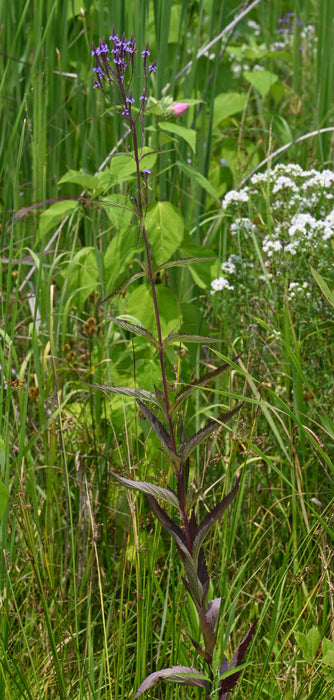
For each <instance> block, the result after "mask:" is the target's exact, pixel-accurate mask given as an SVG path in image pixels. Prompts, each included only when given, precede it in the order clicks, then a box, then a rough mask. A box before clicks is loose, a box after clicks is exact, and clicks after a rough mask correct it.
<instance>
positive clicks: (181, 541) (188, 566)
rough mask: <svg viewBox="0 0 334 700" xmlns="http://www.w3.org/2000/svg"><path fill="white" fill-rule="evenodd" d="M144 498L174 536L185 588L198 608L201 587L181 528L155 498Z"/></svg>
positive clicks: (200, 603) (201, 592)
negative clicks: (182, 568)
mask: <svg viewBox="0 0 334 700" xmlns="http://www.w3.org/2000/svg"><path fill="white" fill-rule="evenodd" d="M146 498H147V500H148V502H149V504H150V506H151V508H152V510H153V513H154V515H155V516H156V518H157V519H158V520H159V522H160V523H161V525H163V527H165V528H166V530H168V532H169V534H170V535H172V537H174V539H175V542H176V546H177V549H178V552H179V554H180V557H181V559H182V562H183V566H184V568H185V571H186V574H187V578H188V584H189V588H188V589H187V590H188V591H189V593H190V595H191V597H192V599H193V600H194V602H195V603H196V605H197V607H198V608H200V607H201V605H202V601H203V587H202V584H201V581H200V580H199V577H198V574H197V567H196V564H195V562H194V559H193V558H192V556H191V554H190V552H189V550H188V547H187V540H186V536H185V534H184V532H183V531H182V530H181V528H180V527H179V526H178V525H177V524H176V523H175V522H174V520H172V518H171V517H170V516H169V515H168V514H167V513H166V511H165V510H164V509H163V508H161V506H160V505H159V503H158V502H157V501H156V499H155V498H154V497H153V496H151V495H150V494H146Z"/></svg>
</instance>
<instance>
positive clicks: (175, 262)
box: [154, 255, 217, 275]
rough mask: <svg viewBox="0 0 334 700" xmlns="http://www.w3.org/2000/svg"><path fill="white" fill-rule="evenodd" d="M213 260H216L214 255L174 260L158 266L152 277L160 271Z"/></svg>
mask: <svg viewBox="0 0 334 700" xmlns="http://www.w3.org/2000/svg"><path fill="white" fill-rule="evenodd" d="M215 260H217V256H216V255H205V256H204V255H195V256H193V257H190V258H174V260H167V261H166V262H163V263H162V264H161V265H159V267H157V268H156V269H155V270H154V275H157V274H158V273H159V272H161V270H168V269H169V268H171V267H189V265H191V263H200V262H208V261H209V262H214V261H215Z"/></svg>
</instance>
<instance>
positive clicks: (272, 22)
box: [0, 0, 334, 700]
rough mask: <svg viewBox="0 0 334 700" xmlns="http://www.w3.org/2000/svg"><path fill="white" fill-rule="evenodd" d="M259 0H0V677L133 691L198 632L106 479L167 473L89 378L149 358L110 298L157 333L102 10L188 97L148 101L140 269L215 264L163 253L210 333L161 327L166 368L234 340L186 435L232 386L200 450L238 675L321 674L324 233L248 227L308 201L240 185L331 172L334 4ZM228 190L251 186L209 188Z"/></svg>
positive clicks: (139, 372)
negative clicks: (224, 509)
mask: <svg viewBox="0 0 334 700" xmlns="http://www.w3.org/2000/svg"><path fill="white" fill-rule="evenodd" d="M251 6H252V8H253V9H251V11H250V12H248V13H247V14H246V13H245V16H244V17H243V18H242V19H241V20H240V22H239V23H238V24H237V26H234V25H232V27H231V29H230V30H229V31H227V32H225V33H223V30H224V28H225V27H227V26H228V25H229V24H230V23H233V20H234V18H235V17H236V15H237V13H238V12H240V11H241V10H242V9H245V6H241V5H240V3H239V2H235V1H234V0H231V1H230V2H227V1H226V2H225V0H224V1H223V2H222V1H221V0H219V1H217V2H216V1H215V0H199V2H189V1H188V0H179V1H177V0H174V1H173V0H161V1H160V2H159V1H157V2H154V1H153V0H151V1H150V0H145V1H142V2H131V1H130V0H128V1H127V0H123V1H122V2H118V1H117V2H116V1H115V2H113V3H102V2H101V3H98V2H97V1H95V0H92V1H90V0H80V2H77V0H72V2H70V1H67V0H61V2H60V0H45V2H35V3H33V4H32V3H31V2H29V0H26V2H24V1H23V0H15V2H9V1H7V0H3V2H2V3H1V6H0V36H1V44H0V52H1V53H0V63H1V71H0V75H1V78H0V81H1V82H0V84H1V88H0V98H1V102H0V110H1V111H0V115H1V119H0V144H1V146H0V147H1V158H0V174H1V202H0V204H1V243H2V245H1V276H0V301H1V321H0V336H1V344H0V364H1V387H0V392H1V401H0V426H1V427H0V436H1V437H0V467H1V482H0V507H1V516H2V519H1V528H0V552H1V554H0V557H1V558H0V664H1V671H0V698H6V699H7V700H13V699H14V698H15V699H16V698H24V699H27V700H28V698H31V699H32V700H38V699H39V698H41V699H42V698H43V699H44V698H50V699H53V698H64V699H65V698H66V699H67V698H69V699H71V700H72V699H73V700H77V699H79V698H80V699H82V700H83V699H85V700H86V699H87V700H88V699H94V700H102V699H103V698H105V699H106V698H108V699H110V698H113V699H115V700H120V699H121V698H122V699H123V698H132V697H133V696H134V694H135V692H136V689H137V688H138V686H139V685H140V683H141V682H142V680H143V679H144V678H145V676H146V675H147V673H148V672H150V671H154V670H158V669H160V668H162V667H164V666H171V665H173V664H175V663H179V664H182V663H184V664H186V665H189V661H190V662H191V661H192V655H193V652H192V650H191V643H190V640H189V638H188V636H187V635H188V634H189V633H190V634H191V636H192V637H194V638H195V639H197V638H198V634H199V630H198V623H197V618H196V615H195V611H194V610H193V608H192V607H191V605H190V604H189V601H188V600H187V594H186V592H185V589H184V587H183V584H182V581H181V573H182V570H181V567H180V566H179V564H178V562H177V561H176V559H175V557H174V546H173V544H172V543H171V542H170V539H169V538H168V536H167V535H166V533H164V532H162V531H161V529H160V526H158V525H157V524H156V523H155V521H153V518H152V517H151V515H150V513H149V509H148V507H147V504H146V502H145V499H144V497H142V496H139V495H134V494H133V493H132V492H125V491H124V490H123V488H122V487H120V486H119V485H117V484H116V483H115V480H114V479H113V478H112V476H111V470H112V471H115V472H118V473H120V474H122V475H124V476H129V475H130V476H131V477H132V478H135V477H136V478H137V477H138V478H141V479H143V478H149V479H150V480H154V481H156V483H157V484H160V485H166V484H167V483H168V477H169V476H170V475H166V471H165V466H166V464H165V462H164V457H163V455H162V454H161V452H160V450H159V446H158V442H157V440H156V439H155V438H154V435H152V433H151V432H150V431H149V426H148V425H147V424H146V423H145V421H144V420H143V417H142V416H141V415H140V414H139V413H138V411H137V407H136V405H135V403H134V401H133V399H132V398H131V397H130V398H129V399H124V397H121V396H117V395H113V396H112V395H111V394H110V393H108V392H107V391H104V392H102V391H97V390H94V389H92V388H91V387H89V386H88V385H91V384H104V385H108V384H109V385H110V384H112V385H117V384H122V385H123V386H138V387H141V388H145V389H148V390H150V389H152V388H153V386H154V385H158V386H159V381H160V375H159V364H158V360H157V357H156V355H155V353H154V351H153V350H152V349H151V347H150V346H149V345H148V344H147V342H146V341H145V338H132V337H131V336H130V334H129V333H127V332H125V331H124V332H123V331H122V329H120V328H119V327H118V326H115V324H114V323H113V321H112V317H113V316H115V315H120V314H124V315H126V318H128V319H136V320H137V321H139V322H142V323H145V325H146V327H148V328H149V330H151V331H152V332H154V320H153V314H152V313H151V310H150V309H151V306H150V294H149V290H148V288H147V286H146V285H145V281H144V279H143V276H142V272H143V256H142V248H141V245H139V246H137V247H136V243H137V231H136V230H135V229H134V227H133V226H132V224H131V216H132V215H131V200H130V197H131V194H132V179H131V178H132V173H131V172H129V170H128V169H127V161H126V162H124V161H122V160H120V159H119V158H117V157H115V154H116V153H124V152H126V150H127V149H128V148H131V144H129V143H128V141H127V136H126V125H124V123H123V120H122V119H121V118H120V117H118V116H117V115H115V114H113V113H112V110H110V109H109V107H108V105H107V104H106V103H105V102H104V101H103V99H101V97H102V96H101V95H98V94H96V93H97V91H96V90H93V83H94V75H93V73H92V67H93V62H92V57H91V44H92V41H94V42H95V43H96V44H97V42H98V39H99V37H103V36H106V37H107V36H109V35H110V33H111V31H112V27H113V26H115V29H116V31H117V32H118V34H122V32H123V31H124V32H125V34H126V35H127V36H128V37H129V36H130V34H131V32H133V34H134V36H135V38H136V43H137V46H138V51H141V50H142V49H144V48H145V45H146V41H147V40H148V41H149V42H150V51H151V57H152V58H155V59H156V61H157V66H158V70H157V72H156V73H155V74H154V75H153V76H152V81H151V86H150V95H151V96H152V97H153V98H155V99H156V100H161V98H162V96H163V95H165V96H166V95H170V96H171V97H172V98H173V100H177V101H180V100H185V101H187V102H189V103H190V105H191V106H190V108H189V110H188V111H187V112H186V113H185V114H184V115H183V116H182V117H179V118H177V119H176V118H173V119H170V120H168V119H167V118H165V116H164V115H163V114H162V115H161V116H159V110H157V109H154V107H153V102H152V101H151V108H152V109H151V111H152V119H151V120H150V121H149V120H148V121H147V127H148V129H147V131H146V133H145V139H146V145H147V147H148V148H149V149H150V150H151V151H154V156H150V158H151V161H152V162H151V163H150V165H149V166H148V167H150V169H151V170H152V176H151V178H150V181H149V186H150V188H151V200H152V202H153V203H154V202H155V203H160V204H159V208H158V212H159V223H160V224H161V235H160V236H156V237H154V236H155V234H154V231H156V230H157V228H156V226H157V223H156V218H154V217H157V211H156V209H154V208H153V210H151V215H152V221H153V223H152V225H151V229H152V231H153V233H152V234H151V236H152V238H151V243H152V250H153V258H154V263H155V266H156V267H157V266H159V265H160V264H162V263H163V262H164V263H165V262H166V261H168V260H169V259H170V260H171V261H172V260H174V262H175V260H177V259H178V260H180V259H184V258H189V257H193V258H194V257H197V258H198V257H201V258H208V261H207V262H206V261H203V260H202V261H200V262H193V263H192V264H187V265H185V266H181V267H180V266H175V264H171V266H170V267H168V269H166V265H165V267H164V269H161V273H160V275H159V276H158V278H157V281H158V282H159V284H157V296H158V301H159V305H160V312H161V320H162V326H163V333H164V335H167V334H168V333H169V332H170V331H171V330H172V329H173V328H174V327H175V326H176V325H177V324H179V325H180V327H181V329H182V332H183V333H197V334H198V333H201V334H203V335H216V336H218V337H219V338H221V339H222V342H221V343H220V344H215V345H210V347H209V346H208V344H207V343H205V344H203V346H199V347H197V346H194V345H187V344H186V343H185V344H184V345H183V346H181V347H179V348H172V349H169V350H168V352H167V353H166V361H167V369H168V378H169V381H170V386H171V388H172V389H173V388H175V391H176V390H177V387H179V386H180V385H182V384H184V383H187V382H189V381H190V379H195V378H196V377H197V376H198V377H199V376H200V375H201V374H203V373H204V372H207V371H209V370H210V369H214V368H215V366H217V364H218V363H219V362H221V358H222V357H223V358H230V359H231V358H232V357H233V356H234V355H236V354H237V353H239V352H241V351H242V356H241V358H240V360H239V362H238V364H237V365H233V367H232V369H231V372H230V374H229V375H227V374H223V375H221V378H219V380H218V379H217V382H216V384H215V385H213V386H211V387H210V389H205V390H202V391H199V392H198V393H197V394H196V396H194V398H191V399H189V402H188V406H187V410H186V411H185V413H184V415H183V416H182V417H183V421H184V425H185V430H186V432H187V430H189V432H192V431H193V430H195V429H199V428H200V427H201V425H202V424H203V421H204V419H205V418H207V417H208V416H209V417H212V416H217V415H218V414H220V413H221V412H224V411H226V410H229V409H230V408H233V406H234V405H235V402H236V401H238V400H239V399H240V397H242V398H243V399H244V406H243V409H242V411H241V413H239V414H238V417H237V418H235V419H234V423H233V424H232V423H231V424H230V425H229V426H228V429H225V428H224V429H223V430H220V429H219V425H218V426H217V434H216V435H215V437H214V439H212V440H211V442H210V443H208V444H207V446H206V448H205V449H203V450H198V454H197V455H196V460H195V459H194V461H193V462H192V463H191V469H192V478H193V480H194V485H195V486H194V488H196V489H197V490H198V491H199V493H200V494H202V495H203V502H204V500H205V501H206V503H209V504H210V505H211V506H212V505H214V503H215V502H216V500H219V498H221V497H222V494H223V493H224V492H225V491H228V490H230V489H231V487H232V485H233V483H234V480H235V474H236V472H237V471H239V472H240V474H241V487H240V490H239V494H238V498H237V500H236V501H235V503H234V504H233V506H232V507H231V509H230V511H229V512H228V513H227V514H226V516H225V518H224V521H223V522H222V524H221V525H219V526H217V528H216V530H215V533H214V536H212V538H211V540H210V544H209V556H208V559H209V565H210V571H211V573H212V579H213V581H214V585H215V587H216V588H215V590H214V591H213V594H214V595H220V596H222V598H223V610H222V612H221V617H222V624H221V626H220V635H221V639H220V645H221V647H222V648H225V647H226V644H227V641H228V640H229V642H228V645H227V648H226V655H227V657H228V658H230V655H231V649H233V648H235V647H236V646H237V644H238V643H239V641H240V639H241V637H242V635H243V633H245V632H246V630H247V629H248V628H249V626H250V624H251V622H252V621H254V619H255V618H256V617H259V618H260V619H259V623H258V628H257V632H256V635H255V636H254V639H253V641H252V644H251V646H250V649H249V652H248V656H247V668H246V669H245V671H244V674H243V677H242V678H241V681H240V683H239V685H238V687H237V689H236V691H235V693H234V697H238V698H242V699H243V698H245V699H246V698H252V699H254V698H255V699H256V698H261V699H262V698H266V697H268V698H270V699H271V700H278V699H279V698H300V699H302V698H322V697H324V698H328V697H331V696H332V694H333V692H334V691H333V688H334V685H333V668H334V660H333V657H334V608H333V606H334V601H333V585H334V583H333V539H334V524H333V514H332V509H333V498H334V491H333V478H334V464H333V437H334V425H333V375H332V365H333V315H332V313H333V310H332V309H331V306H330V304H329V303H328V300H327V299H326V298H325V297H324V296H323V295H322V293H321V291H320V289H319V288H318V286H317V285H316V283H315V282H314V279H313V277H312V273H311V266H312V267H313V268H314V269H316V270H320V271H321V274H322V276H323V277H324V278H325V280H326V281H327V283H328V284H329V287H330V288H333V286H334V285H333V282H332V276H333V248H332V245H331V235H332V234H331V235H329V236H328V238H327V239H326V241H327V242H325V243H324V244H321V245H319V241H318V242H316V243H314V241H313V242H312V243H311V244H310V245H309V246H304V247H305V250H304V251H303V255H304V257H303V258H302V257H300V256H299V254H298V256H297V257H294V256H290V258H289V257H286V256H285V255H283V253H280V255H272V256H270V255H268V249H267V250H266V249H265V247H263V242H264V239H265V236H266V235H270V234H271V233H272V232H275V231H276V230H277V227H278V226H279V225H281V226H282V227H283V228H282V230H283V229H284V230H286V228H288V227H289V225H291V217H292V215H293V214H294V213H296V211H297V210H298V211H299V209H298V206H299V205H298V203H297V204H296V202H294V206H295V207H297V209H296V210H294V209H293V203H292V196H293V192H292V191H291V190H289V189H287V190H284V188H282V199H281V200H280V204H279V205H278V208H276V209H275V207H273V202H274V201H276V199H277V196H276V195H275V193H273V191H272V188H273V186H274V185H273V184H272V183H271V181H270V178H269V177H268V178H267V179H266V180H265V181H264V184H263V187H262V190H261V191H260V189H261V188H260V189H258V190H257V192H254V190H256V189H257V185H256V183H255V181H254V180H251V177H252V173H253V171H254V169H257V170H258V172H260V173H267V172H268V168H269V171H271V169H273V168H274V167H275V166H276V165H277V164H278V163H280V164H282V165H283V166H286V168H287V169H288V168H289V164H291V163H295V164H298V165H299V166H300V167H301V168H302V169H303V171H304V172H307V173H308V175H305V178H308V179H310V178H311V177H312V173H310V171H311V170H312V169H314V170H317V171H323V170H324V169H327V170H330V171H331V170H332V169H333V150H332V133H331V131H330V129H331V126H332V124H333V106H332V95H333V87H334V84H333V83H334V70H333V69H334V63H333V55H332V45H333V32H334V7H333V3H332V2H331V0H322V2H321V3H318V2H316V0H304V1H303V2H298V0H291V1H290V2H285V1H283V0H282V2H279V1H278V2H266V1H265V0H260V1H259V2H253V3H252V5H251ZM291 13H293V15H292V14H291ZM206 47H208V48H207V49H206ZM259 76H260V77H259ZM140 87H141V86H140V79H139V80H138V85H135V86H134V90H135V91H136V95H137V96H138V95H139V94H140ZM192 101H193V102H192ZM182 126H183V127H184V129H187V130H186V131H182V130H181V131H180V130H179V131H178V128H179V127H182ZM172 127H173V128H172ZM319 129H321V130H322V131H321V133H319ZM326 129H327V130H326ZM313 132H315V133H313ZM304 136H305V137H306V138H301V137H304ZM278 151H279V153H277V152H278ZM73 171H75V173H73ZM288 172H289V171H288V170H287V171H286V173H285V176H287V174H288ZM282 174H284V169H283V170H282ZM328 178H329V179H328V180H327V181H326V183H322V184H320V185H319V184H317V185H316V184H314V185H313V190H312V186H310V190H309V193H308V199H309V201H311V199H312V198H311V193H312V191H314V192H315V196H314V200H313V203H312V202H311V210H312V216H314V217H315V218H316V219H317V220H324V219H325V217H326V216H329V215H330V212H331V204H330V197H327V195H326V196H325V194H326V193H327V194H331V187H330V175H329V176H328ZM333 181H334V174H333ZM328 182H329V184H328ZM270 183H271V184H270ZM245 187H246V188H249V189H246V192H247V196H248V197H249V199H248V201H247V202H246V204H245V203H242V201H241V202H240V200H239V201H236V203H235V205H233V206H235V209H233V208H232V209H231V208H228V207H226V208H224V207H222V206H221V201H222V199H223V198H224V196H225V195H226V194H227V193H228V192H229V191H230V190H237V191H238V192H239V195H240V192H241V191H245ZM300 188H301V185H300V183H299V184H298V189H299V190H300ZM274 195H275V196H274ZM275 197H276V199H275ZM226 201H227V199H225V202H226ZM166 204H168V205H169V204H170V205H173V208H167V209H166ZM245 206H246V210H247V211H246V210H245ZM173 217H174V218H173ZM240 218H247V219H248V220H249V221H250V222H251V223H252V224H253V225H254V229H252V234H251V235H250V236H248V237H247V236H244V235H243V233H242V226H240V225H239V224H238V226H237V228H236V229H235V230H234V234H233V229H232V232H231V224H233V223H235V220H236V219H238V221H239V219H240ZM328 226H329V229H330V230H331V228H330V227H331V224H330V223H329V224H328ZM284 227H286V228H284ZM231 255H232V256H233V255H234V256H239V259H240V260H241V261H243V263H242V265H240V266H239V268H238V267H237V274H234V279H233V281H232V278H231V277H229V278H228V279H229V285H230V287H233V289H228V288H227V287H225V288H222V284H223V283H221V284H220V287H221V288H220V289H219V284H218V289H217V291H216V292H215V293H214V294H212V293H211V292H214V290H215V288H217V284H216V287H215V283H214V280H217V279H219V277H221V274H222V273H221V264H222V262H223V263H225V264H226V263H227V262H228V261H229V260H230V262H233V258H232V260H231ZM297 261H298V264H297ZM248 264H249V265H248ZM247 265H248V267H247ZM225 271H226V268H225ZM124 280H131V284H130V283H129V284H128V283H127V282H126V283H124ZM305 281H306V283H307V284H308V285H309V287H308V291H310V294H311V297H310V296H308V295H307V294H306V292H305V294H303V292H302V291H301V293H300V294H299V296H298V299H297V300H296V296H295V295H294V296H293V295H291V290H293V287H291V283H295V284H297V285H298V287H299V288H300V289H301V290H302V289H303V287H302V284H303V283H304V282H305ZM212 284H213V286H212ZM115 289H117V291H118V293H117V294H113V292H114V290H115ZM305 289H306V288H305ZM310 299H311V300H312V303H311V302H310ZM102 302H103V303H102ZM213 485H214V488H213ZM201 507H202V508H204V506H203V505H202V506H201ZM230 645H231V647H230ZM196 692H197V691H195V690H194V691H192V693H193V694H192V697H197V695H196ZM198 692H199V691H198ZM149 696H150V697H152V698H179V697H181V698H182V697H189V690H188V691H187V690H183V689H182V688H181V689H179V688H177V687H176V686H159V685H158V686H156V687H155V688H154V691H151V694H150V695H149ZM198 697H199V696H198Z"/></svg>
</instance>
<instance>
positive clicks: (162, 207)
mask: <svg viewBox="0 0 334 700" xmlns="http://www.w3.org/2000/svg"><path fill="white" fill-rule="evenodd" d="M145 225H146V231H147V236H148V240H149V242H150V244H151V246H152V250H153V256H154V259H155V261H156V263H157V264H158V265H161V264H162V263H163V262H165V261H166V260H169V259H170V258H171V257H172V255H173V254H174V253H175V251H176V250H177V249H178V248H179V246H180V245H181V243H182V241H183V234H184V222H183V218H182V216H181V214H180V212H179V211H178V210H177V208H176V207H174V205H173V204H171V203H170V202H153V203H152V204H150V206H149V207H148V210H147V214H146V219H145Z"/></svg>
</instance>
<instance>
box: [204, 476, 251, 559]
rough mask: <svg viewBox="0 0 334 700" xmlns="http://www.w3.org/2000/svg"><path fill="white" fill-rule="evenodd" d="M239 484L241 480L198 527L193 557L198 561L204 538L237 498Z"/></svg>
mask: <svg viewBox="0 0 334 700" xmlns="http://www.w3.org/2000/svg"><path fill="white" fill-rule="evenodd" d="M239 484H240V479H238V480H237V482H236V484H235V486H234V487H233V489H232V491H230V492H229V493H228V494H227V495H226V496H225V497H224V498H223V500H222V501H219V503H217V504H216V505H215V506H214V508H212V510H211V511H210V513H208V514H207V515H206V516H205V518H204V520H202V522H201V523H200V524H199V525H198V527H197V532H196V535H195V538H194V541H193V557H194V558H195V559H196V557H197V556H198V553H199V551H200V548H201V546H202V543H203V541H204V538H205V537H206V535H207V534H208V532H209V530H211V528H212V527H213V526H214V525H215V523H216V522H217V520H219V518H221V517H222V515H223V513H224V511H225V510H226V508H227V506H229V505H230V503H231V502H232V501H233V499H234V498H235V497H236V495H237V493H238V489H239Z"/></svg>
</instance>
